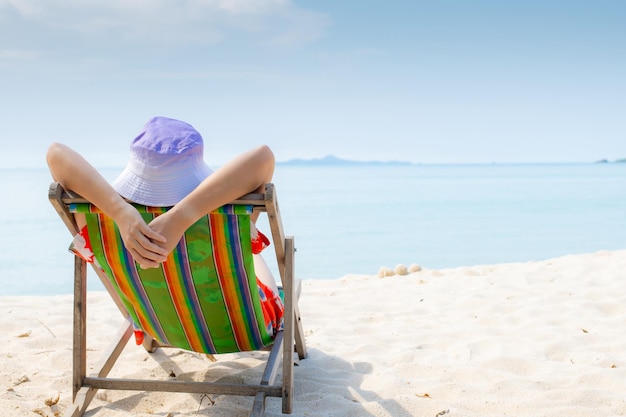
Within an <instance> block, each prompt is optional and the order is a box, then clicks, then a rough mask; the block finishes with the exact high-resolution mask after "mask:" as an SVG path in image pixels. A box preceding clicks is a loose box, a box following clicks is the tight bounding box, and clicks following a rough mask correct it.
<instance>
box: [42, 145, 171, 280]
mask: <svg viewBox="0 0 626 417" xmlns="http://www.w3.org/2000/svg"><path fill="white" fill-rule="evenodd" d="M46 161H47V162H48V166H49V168H50V173H51V174H52V177H53V178H54V180H55V181H58V182H59V183H60V184H61V185H62V186H63V188H65V189H66V190H71V191H74V192H75V193H78V194H79V195H81V196H82V197H84V198H86V199H87V200H89V201H90V202H91V203H93V204H94V205H95V206H97V207H98V208H99V209H100V210H102V211H103V212H105V213H106V214H107V215H108V216H109V217H111V218H112V219H113V220H114V221H115V222H116V223H117V225H118V228H119V229H120V233H121V235H122V240H123V241H124V244H125V245H126V248H127V249H128V250H129V251H130V253H131V255H132V256H133V258H134V259H135V260H136V261H137V262H138V263H139V264H140V265H141V266H142V267H144V268H148V267H156V266H158V264H159V263H160V262H163V261H164V260H165V258H166V255H167V253H168V251H166V250H165V249H164V248H162V247H160V246H159V245H158V244H156V243H155V242H165V238H164V237H163V236H161V235H160V234H158V233H157V232H155V231H153V230H152V229H151V228H150V227H148V225H147V224H146V223H145V222H144V220H143V218H142V217H141V215H140V214H139V212H138V211H137V210H136V209H135V208H134V207H133V206H132V205H130V204H128V203H127V202H126V201H125V200H124V199H123V198H122V197H121V196H120V195H119V194H118V193H117V192H116V191H115V189H113V187H112V186H111V185H110V184H109V183H108V182H107V181H106V180H105V179H104V177H102V175H101V174H100V173H99V172H98V171H97V170H96V169H95V168H94V167H93V166H92V165H91V164H90V163H89V162H87V160H85V159H84V158H83V157H82V156H81V155H80V154H78V153H77V152H76V151H74V150H73V149H71V148H70V147H68V146H66V145H63V144H60V143H53V144H52V145H50V147H49V148H48V152H47V154H46Z"/></svg>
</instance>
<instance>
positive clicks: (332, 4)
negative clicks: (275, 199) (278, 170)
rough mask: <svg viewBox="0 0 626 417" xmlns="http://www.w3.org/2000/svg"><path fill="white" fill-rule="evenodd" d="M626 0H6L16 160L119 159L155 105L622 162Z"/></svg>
mask: <svg viewBox="0 0 626 417" xmlns="http://www.w3.org/2000/svg"><path fill="white" fill-rule="evenodd" d="M624 22H626V2H625V1H623V0H596V1H591V0H588V1H579V0H524V1H521V0H520V1H503V0H490V1H488V0H476V1H472V0H456V1H455V0H437V1H435V0H431V1H421V0H408V1H398V0H387V1H373V0H359V1H357V0H353V1H351V0H343V1H336V0H316V1H295V0H248V1H244V0H133V1H127V0H90V1H83V0H0V142H1V143H2V145H3V146H2V148H3V151H2V152H0V164H1V166H2V167H9V168H12V167H31V166H42V167H43V166H45V161H44V154H45V150H46V148H47V146H48V144H49V143H50V142H52V141H59V142H63V143H66V144H68V145H70V146H72V147H74V148H75V149H76V150H78V151H79V152H81V153H83V154H84V155H85V156H86V157H87V159H88V160H90V161H91V162H92V163H94V164H95V165H96V166H123V165H124V164H125V163H126V160H127V157H128V145H129V143H130V141H131V140H132V139H133V138H134V137H135V136H136V134H137V133H138V132H139V131H140V130H141V127H142V126H143V124H144V123H145V122H146V121H147V120H148V119H149V118H150V117H152V116H155V115H160V116H168V117H173V118H178V119H181V120H185V121H187V122H189V123H191V124H192V125H193V126H194V127H196V129H197V130H199V131H200V132H201V133H202V135H203V137H204V140H205V146H206V151H205V158H206V160H207V162H208V163H209V164H210V165H219V164H221V163H223V162H224V161H226V160H228V159H229V158H231V157H233V156H234V155H236V154H237V153H239V152H242V151H244V150H246V149H249V148H251V147H253V146H256V145H258V144H262V143H265V144H268V145H270V146H271V147H272V149H273V150H274V152H275V154H276V158H277V160H278V161H286V160H289V159H292V158H305V159H309V158H320V157H323V156H326V155H329V154H332V155H335V156H338V157H341V158H346V159H356V160H401V161H411V162H418V163H494V162H495V163H518V162H532V163H535V162H537V163H543V162H594V161H597V160H600V159H608V160H617V159H621V158H626V116H625V115H626V25H625V24H624Z"/></svg>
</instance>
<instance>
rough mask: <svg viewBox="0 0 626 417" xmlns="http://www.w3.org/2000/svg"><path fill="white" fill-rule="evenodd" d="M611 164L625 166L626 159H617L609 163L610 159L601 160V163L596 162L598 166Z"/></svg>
mask: <svg viewBox="0 0 626 417" xmlns="http://www.w3.org/2000/svg"><path fill="white" fill-rule="evenodd" d="M610 162H616V163H618V164H623V163H626V158H622V159H616V160H615V161H609V160H608V159H600V160H599V161H596V163H597V164H607V163H610Z"/></svg>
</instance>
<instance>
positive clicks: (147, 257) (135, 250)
mask: <svg viewBox="0 0 626 417" xmlns="http://www.w3.org/2000/svg"><path fill="white" fill-rule="evenodd" d="M116 217H117V218H116V219H115V222H116V223H117V227H118V228H119V231H120V234H121V235H122V240H123V241H124V245H125V246H126V249H128V250H129V251H130V254H131V255H132V256H133V258H134V259H135V261H136V262H137V263H138V264H139V265H140V266H141V267H142V268H156V267H158V266H159V264H160V263H161V262H164V261H165V259H166V258H167V255H168V253H169V252H170V251H171V249H170V250H168V249H167V248H165V247H164V245H165V243H166V242H167V241H166V238H165V237H164V236H162V235H161V234H159V233H157V232H156V231H154V230H153V229H151V228H150V227H149V226H148V225H147V224H146V222H145V221H144V220H143V217H141V214H139V212H138V211H137V210H136V209H135V208H134V207H133V206H132V205H130V204H126V206H125V207H124V208H123V210H121V213H120V214H119V215H118V216H116Z"/></svg>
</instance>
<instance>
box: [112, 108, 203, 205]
mask: <svg viewBox="0 0 626 417" xmlns="http://www.w3.org/2000/svg"><path fill="white" fill-rule="evenodd" d="M212 172H213V170H212V169H211V168H210V167H209V166H208V165H207V164H206V163H205V162H204V143H203V140H202V136H201V135H200V133H199V132H198V131H197V130H196V129H194V128H193V126H191V125H190V124H189V123H186V122H182V121H180V120H176V119H170V118H167V117H153V118H152V119H150V120H149V121H148V122H147V123H146V124H145V125H144V127H143V130H142V131H141V133H140V134H139V135H138V136H137V137H136V138H135V139H134V140H133V141H132V143H131V145H130V160H129V161H128V164H127V165H126V168H124V170H123V171H122V173H121V174H120V175H119V176H118V177H117V179H116V180H115V181H113V183H112V185H113V188H115V190H116V191H117V192H118V193H119V194H120V195H121V196H122V197H124V198H126V199H128V200H130V201H132V202H135V203H139V204H144V205H147V206H155V207H170V206H173V205H174V204H176V203H178V202H179V201H180V200H182V199H183V198H184V197H185V196H186V195H187V194H189V193H190V192H191V191H193V190H194V189H195V188H196V187H197V186H198V185H199V184H200V183H201V182H202V181H203V180H204V179H205V178H206V177H208V176H209V175H210V174H211V173H212Z"/></svg>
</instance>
